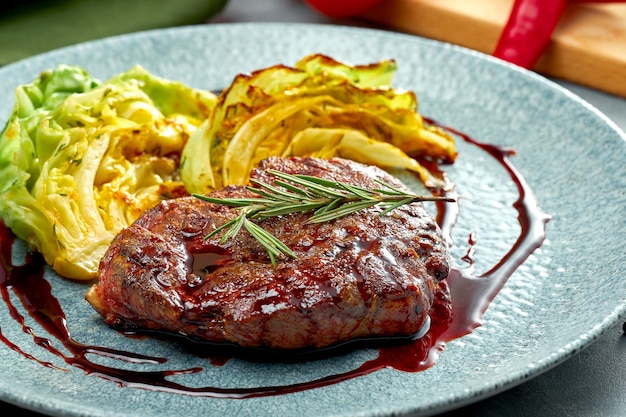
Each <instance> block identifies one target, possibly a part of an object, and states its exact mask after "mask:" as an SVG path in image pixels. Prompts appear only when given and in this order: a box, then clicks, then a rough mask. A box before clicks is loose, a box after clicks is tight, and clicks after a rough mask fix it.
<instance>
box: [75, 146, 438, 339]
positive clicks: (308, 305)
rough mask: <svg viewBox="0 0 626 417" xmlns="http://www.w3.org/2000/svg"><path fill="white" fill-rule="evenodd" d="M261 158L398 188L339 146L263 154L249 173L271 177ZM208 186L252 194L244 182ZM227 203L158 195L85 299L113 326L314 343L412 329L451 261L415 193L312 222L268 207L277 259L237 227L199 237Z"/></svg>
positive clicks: (223, 216) (274, 165)
mask: <svg viewBox="0 0 626 417" xmlns="http://www.w3.org/2000/svg"><path fill="white" fill-rule="evenodd" d="M268 169H275V170H279V171H283V172H287V173H290V174H307V175H313V176H318V177H323V178H326V179H330V180H336V181H343V182H347V183H350V184H353V185H357V186H361V187H364V188H370V189H373V188H379V184H377V183H376V180H381V181H384V182H387V183H389V184H391V185H394V186H396V187H399V188H402V189H406V186H405V185H404V184H402V183H401V182H400V181H399V180H397V179H396V178H394V177H392V176H391V175H389V174H388V173H386V172H385V171H383V170H382V169H379V168H376V167H372V166H365V165H362V164H358V163H356V162H352V161H348V160H344V159H339V158H335V159H331V160H324V159H316V158H295V157H293V158H278V157H270V158H268V159H266V160H265V161H263V162H262V163H261V164H260V165H259V166H258V167H257V168H256V169H254V170H253V172H252V174H251V176H252V177H254V178H257V179H260V180H262V181H265V182H269V183H272V182H273V177H272V175H271V173H269V172H268ZM212 195H216V196H221V197H242V196H256V194H253V193H251V192H250V191H249V190H247V189H246V188H245V187H243V186H229V187H226V188H224V189H222V190H218V191H215V192H213V193H212ZM236 214H237V212H236V210H235V209H232V208H229V207H227V206H224V205H218V204H213V203H209V202H205V201H203V200H200V199H198V198H195V197H183V198H177V199H173V200H167V201H163V202H162V203H161V204H160V205H159V206H157V207H155V208H153V209H151V210H149V211H147V212H146V213H144V215H143V216H141V217H140V218H139V219H138V220H137V221H136V222H135V223H134V224H132V225H131V226H130V227H128V228H126V229H125V230H123V231H122V232H121V233H120V234H119V235H118V236H117V237H116V238H115V239H114V241H113V242H112V244H111V246H110V248H109V250H108V251H107V252H106V254H105V255H104V257H103V259H102V261H101V264H100V274H99V282H98V283H97V284H94V285H93V286H92V287H91V288H90V289H89V290H88V291H87V293H86V299H87V300H88V301H89V303H90V304H91V305H92V306H93V307H94V308H95V310H96V311H97V312H98V313H100V314H101V315H102V316H103V317H104V319H105V321H106V322H107V323H108V324H110V325H112V326H115V327H119V328H124V329H139V330H140V329H145V330H157V331H164V332H169V333H175V334H178V335H184V336H188V337H191V338H196V339H200V340H205V341H210V342H227V343H234V344H237V345H240V346H243V347H263V348H270V349H289V350H291V349H299V348H322V347H328V346H332V345H335V344H338V343H341V342H345V341H349V340H352V339H356V338H363V337H379V336H386V337H391V336H410V335H412V334H415V333H416V332H418V331H419V330H420V328H421V326H422V325H423V324H424V323H425V320H427V317H428V313H429V310H430V308H431V305H432V303H433V298H434V292H435V289H436V286H437V283H438V282H439V281H440V280H442V279H444V278H445V277H446V276H447V275H448V272H449V254H448V248H447V246H446V243H445V241H444V239H443V238H442V235H441V231H440V229H439V227H438V226H437V224H436V222H435V220H434V219H433V217H432V215H431V214H430V213H429V212H428V211H427V210H426V209H425V207H424V206H423V205H422V204H421V203H413V204H409V205H405V206H402V207H400V208H398V209H396V210H394V211H392V212H390V213H388V214H386V215H384V216H380V209H378V208H376V207H374V208H371V209H367V210H363V211H361V212H358V213H355V214H351V215H349V216H346V217H343V218H340V219H337V220H333V221H330V222H326V223H320V224H307V223H305V220H306V218H307V217H308V216H307V215H306V214H293V215H286V216H282V217H274V218H270V219H267V220H265V221H263V222H262V223H261V225H262V226H263V228H265V229H266V230H268V231H269V232H270V233H272V234H274V235H275V236H276V237H278V238H279V239H280V240H281V241H283V242H284V243H285V244H287V246H289V247H290V248H291V250H292V251H293V252H294V253H295V254H296V256H297V259H291V258H281V259H280V260H279V261H278V262H277V263H276V264H272V263H271V262H270V260H269V257H268V255H267V253H266V251H265V249H264V248H263V247H262V246H261V245H260V244H259V243H258V242H257V241H256V240H255V239H254V238H253V237H252V236H250V235H249V233H248V232H247V231H245V230H243V229H242V230H241V231H240V232H239V234H238V235H236V236H235V237H234V238H232V239H229V240H227V241H226V242H224V243H221V242H220V235H217V236H214V237H212V238H210V239H208V240H206V239H205V236H206V235H207V234H208V233H210V232H211V231H212V230H214V229H215V228H217V227H219V226H220V225H222V224H223V223H224V222H226V221H228V220H229V219H231V218H233V217H234V216H236Z"/></svg>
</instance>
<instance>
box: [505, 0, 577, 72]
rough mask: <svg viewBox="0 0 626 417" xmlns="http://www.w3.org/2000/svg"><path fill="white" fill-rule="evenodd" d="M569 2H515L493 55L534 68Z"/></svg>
mask: <svg viewBox="0 0 626 417" xmlns="http://www.w3.org/2000/svg"><path fill="white" fill-rule="evenodd" d="M566 3H567V0H515V2H514V3H513V9H512V10H511V14H510V15H509V20H508V21H507V23H506V25H505V26H504V29H503V31H502V34H501V35H500V39H499V40H498V44H497V45H496V49H495V51H494V52H493V56H495V57H498V58H501V59H504V60H505V61H509V62H512V63H514V64H517V65H519V66H521V67H524V68H528V69H531V68H532V67H533V66H534V65H535V63H536V62H537V60H538V59H539V57H540V56H541V54H542V53H543V51H544V50H545V48H546V46H548V43H549V42H550V37H551V36H552V31H553V30H554V28H555V27H556V24H557V23H558V22H559V19H560V18H561V15H562V14H563V10H564V9H565V5H566Z"/></svg>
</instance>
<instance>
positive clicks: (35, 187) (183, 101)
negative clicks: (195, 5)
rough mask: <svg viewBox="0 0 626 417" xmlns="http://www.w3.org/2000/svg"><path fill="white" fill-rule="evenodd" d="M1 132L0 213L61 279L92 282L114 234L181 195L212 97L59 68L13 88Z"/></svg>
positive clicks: (141, 75) (142, 74)
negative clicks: (188, 153) (186, 155)
mask: <svg viewBox="0 0 626 417" xmlns="http://www.w3.org/2000/svg"><path fill="white" fill-rule="evenodd" d="M15 98H16V103H15V106H14V109H13V112H12V114H11V116H10V118H9V120H8V122H7V124H6V126H5V128H4V130H3V131H2V134H1V136H0V217H1V218H2V220H3V221H4V223H5V224H6V225H7V226H8V227H9V228H10V229H11V230H12V231H13V232H14V233H15V234H16V236H18V237H20V238H21V239H23V240H25V241H26V242H27V243H28V244H30V245H31V247H32V248H34V249H36V250H37V251H39V252H41V253H42V254H43V256H44V258H45V260H46V262H47V263H48V264H49V265H50V266H51V267H52V268H53V269H54V270H55V271H56V272H57V273H58V274H59V275H61V276H64V277H66V278H70V279H76V280H88V279H93V278H95V277H96V275H97V271H98V264H99V262H100V258H101V257H102V255H103V253H104V252H105V250H106V249H107V247H108V246H109V244H110V242H111V240H112V239H113V237H114V236H115V235H116V234H117V233H118V232H119V231H120V230H121V229H122V228H123V227H126V226H128V225H129V224H130V223H131V222H132V221H134V220H135V219H136V218H137V217H138V216H139V215H140V214H141V213H143V212H144V211H145V210H146V209H148V208H150V207H152V206H154V205H156V204H157V203H158V202H159V201H160V200H161V199H165V198H170V197H175V196H178V195H181V194H186V191H185V190H184V186H183V184H182V182H181V179H180V175H179V170H178V166H179V161H180V157H181V152H182V149H183V147H184V146H185V144H186V143H187V141H188V139H189V136H190V135H191V134H192V133H193V132H194V131H195V130H196V129H197V127H198V126H199V125H200V124H201V122H202V121H203V120H204V119H206V118H207V117H208V115H209V114H210V112H211V111H212V109H213V108H214V107H215V105H216V104H217V97H216V96H215V95H214V94H212V93H210V92H208V91H202V90H196V89H193V88H190V87H188V86H186V85H183V84H181V83H179V82H176V81H170V80H165V79H161V78H159V77H156V76H154V75H152V74H150V73H149V72H147V71H146V70H145V69H144V68H142V67H140V66H137V67H134V68H131V69H130V70H129V71H127V72H124V73H121V74H118V75H116V76H115V77H113V78H111V79H110V80H108V81H106V82H101V81H99V80H97V79H95V78H93V77H92V76H90V75H89V74H88V73H87V72H86V71H85V70H84V69H82V68H79V67H76V66H69V65H61V66H58V67H57V68H55V69H53V70H48V71H45V72H43V73H42V74H40V76H39V77H38V78H36V79H35V80H34V81H33V82H32V83H31V84H27V85H21V86H18V87H17V88H16V90H15Z"/></svg>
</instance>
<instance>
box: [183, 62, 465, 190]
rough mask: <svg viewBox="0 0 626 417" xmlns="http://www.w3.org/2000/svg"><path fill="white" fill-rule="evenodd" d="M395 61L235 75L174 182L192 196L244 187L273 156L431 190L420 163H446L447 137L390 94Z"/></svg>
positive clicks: (412, 104) (450, 156)
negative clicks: (356, 169) (332, 162)
mask: <svg viewBox="0 0 626 417" xmlns="http://www.w3.org/2000/svg"><path fill="white" fill-rule="evenodd" d="M395 71H396V63H395V61H393V60H383V61H380V62H377V63H374V64H370V65H360V66H352V65H348V64H345V63H342V62H339V61H336V60H334V59H332V58H330V57H327V56H325V55H321V54H314V55H310V56H307V57H305V58H303V59H302V60H300V61H299V62H297V63H296V65H295V66H294V67H288V66H284V65H276V66H273V67H269V68H265V69H261V70H258V71H256V72H253V73H251V74H240V75H238V76H236V77H235V79H234V81H233V82H232V84H231V85H230V86H229V87H228V88H227V89H225V90H224V91H223V92H222V93H221V94H220V96H219V99H218V103H217V105H216V107H215V109H214V111H213V113H212V115H211V117H210V118H208V119H207V120H206V121H205V122H204V123H203V124H202V125H201V126H200V128H199V129H198V130H196V132H195V133H194V134H193V135H192V136H191V138H190V139H189V142H188V143H187V145H186V146H185V148H184V150H183V154H182V160H181V177H182V179H183V181H184V183H185V186H186V188H187V190H188V191H189V192H191V193H207V192H210V191H211V190H213V189H217V188H221V187H223V186H226V185H231V184H245V183H246V182H247V180H248V175H249V173H250V170H251V169H252V168H254V167H255V166H256V165H257V164H258V162H259V161H261V160H262V159H264V158H266V157H268V156H270V155H279V156H280V155H282V156H290V155H296V156H306V155H311V156H318V157H326V158H330V157H333V156H343V157H345V158H349V159H353V160H356V161H358V162H363V163H368V164H374V165H379V166H381V167H384V168H406V169H410V170H412V171H415V172H416V173H417V174H418V175H419V177H420V178H421V179H422V181H423V182H424V183H425V184H427V185H434V184H433V182H434V181H436V180H435V179H434V178H433V176H432V175H430V173H429V171H428V170H427V169H425V168H424V167H423V166H422V165H421V164H420V163H419V162H418V161H417V159H419V158H425V159H432V160H436V161H444V162H453V161H454V160H455V158H456V147H455V142H454V139H453V137H451V136H450V135H448V134H447V133H446V132H444V131H443V130H441V129H439V128H437V127H436V126H432V125H429V124H427V123H426V122H425V121H424V119H423V118H422V116H421V115H420V114H419V113H418V112H417V104H418V103H417V98H416V95H415V93H414V92H411V91H403V90H399V89H394V88H392V87H391V82H392V78H393V76H394V74H395Z"/></svg>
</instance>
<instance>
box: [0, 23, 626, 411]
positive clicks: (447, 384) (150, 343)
mask: <svg viewBox="0 0 626 417" xmlns="http://www.w3.org/2000/svg"><path fill="white" fill-rule="evenodd" d="M316 52H322V53H325V54H327V55H330V56H333V57H335V58H337V59H340V60H344V61H347V62H351V63H354V64H365V63H370V62H374V61H377V60H380V59H383V58H394V59H396V60H397V63H398V67H399V70H398V73H397V76H396V79H395V82H394V84H395V85H396V86H397V87H402V88H407V89H412V90H414V91H415V92H416V93H417V95H418V97H419V100H420V112H421V113H422V114H424V115H426V116H428V117H430V118H433V119H435V120H437V121H439V122H441V123H444V124H446V125H448V126H452V127H455V128H456V129H458V130H461V131H463V132H465V133H467V134H469V135H471V136H472V137H474V138H476V139H478V140H481V141H483V142H488V143H493V144H498V145H506V146H512V147H513V148H515V150H516V155H515V156H514V157H512V162H513V163H514V165H515V166H516V167H517V169H518V170H519V171H520V173H521V174H522V175H523V176H524V178H525V179H526V180H527V182H528V184H529V185H530V187H531V188H532V190H533V192H534V194H535V195H536V197H537V199H538V201H539V204H540V205H541V208H542V210H543V211H544V212H546V213H547V214H549V215H550V216H552V220H551V221H550V222H549V223H548V224H547V227H546V233H547V238H546V240H545V242H544V244H543V245H542V246H541V247H540V248H539V249H538V250H536V251H535V252H534V253H533V255H531V256H530V257H529V258H528V260H527V261H526V262H525V263H524V264H523V265H521V266H520V267H519V268H518V269H517V270H516V272H515V273H514V274H513V275H512V276H511V278H510V279H509V280H508V282H507V283H506V285H505V286H504V288H503V289H502V290H501V292H500V293H499V295H498V296H497V297H496V298H495V300H494V301H493V302H492V304H491V305H490V307H489V308H488V310H487V311H486V313H485V315H484V320H483V323H482V326H480V327H479V328H477V329H476V330H475V331H474V332H473V333H471V334H470V335H468V336H465V337H462V338H460V339H456V340H453V341H451V342H450V343H448V344H447V346H446V347H445V349H444V350H443V352H442V353H441V355H440V358H439V361H438V363H436V365H435V366H433V367H431V368H429V369H426V370H424V371H422V372H414V373H411V372H401V371H397V370H394V369H383V370H379V371H377V372H373V373H370V374H367V375H363V376H361V377H357V378H352V379H349V380H346V381H343V382H340V383H337V384H333V385H330V386H326V387H322V388H317V389H310V390H304V391H298V392H295V393H292V394H286V395H277V396H267V397H260V398H249V399H223V398H201V397H195V396H191V395H183V394H174V393H168V392H155V391H151V390H146V389H141V388H131V387H120V386H118V385H117V384H116V383H114V382H111V381H108V380H105V379H102V378H98V377H97V375H93V374H87V373H86V372H84V371H83V370H81V369H79V368H76V367H73V366H71V365H69V364H67V363H65V361H63V360H62V359H60V357H59V356H56V355H52V354H50V352H49V350H48V349H45V348H42V347H39V346H37V345H36V344H35V343H34V342H33V339H32V337H31V336H29V335H27V334H25V333H24V332H23V331H22V328H21V326H19V325H18V324H17V323H16V322H15V320H13V319H12V317H11V314H10V313H9V311H8V310H7V309H6V308H4V305H3V308H2V309H1V310H0V327H1V329H2V334H3V336H4V337H5V338H7V339H8V340H10V341H11V342H13V343H14V344H16V345H17V346H19V347H21V348H22V349H23V350H24V352H25V353H27V354H30V355H33V356H34V357H36V358H37V359H39V360H40V361H43V362H49V363H51V364H53V365H55V366H56V367H59V368H63V369H64V370H65V371H61V370H58V369H55V368H51V367H46V366H42V365H41V363H40V362H37V361H35V360H32V359H29V358H27V357H26V356H25V355H24V354H21V353H18V352H17V351H16V350H14V349H9V348H8V347H7V345H6V344H5V345H2V346H1V347H0V398H2V399H3V400H5V401H8V402H11V403H15V404H18V405H20V406H22V407H25V408H29V409H33V410H36V411H39V412H41V413H44V414H50V415H63V416H94V417H95V416H98V417H104V416H115V417H123V416H138V417H149V416H170V415H237V416H254V417H259V416H264V415H267V416H273V417H278V416H300V417H305V416H330V415H332V416H391V415H393V416H401V415H409V414H410V415H425V414H433V413H436V412H442V411H445V410H449V409H453V408H455V407H459V406H461V405H464V404H467V403H470V402H474V401H477V400H478V399H481V398H484V397H487V396H490V395H493V394H495V393H497V392H500V391H502V390H505V389H507V388H510V387H512V386H514V385H516V384H520V383H522V382H523V381H525V380H527V379H529V378H532V377H533V376H536V375H538V374H540V373H542V372H544V371H546V370H547V369H549V368H551V367H554V366H555V365H557V364H559V363H561V362H562V361H564V360H565V359H567V358H569V357H571V356H572V355H574V354H575V353H577V352H579V351H580V350H581V349H584V348H585V347H586V346H588V345H589V344H590V343H591V342H592V341H593V340H595V339H596V338H597V337H598V336H600V335H601V334H602V332H603V331H605V330H606V329H608V328H609V327H611V325H613V324H614V323H615V322H616V320H617V319H618V318H619V316H620V315H621V314H623V313H624V312H625V311H626V300H625V298H624V294H626V280H624V276H626V267H625V265H626V264H625V263H624V256H623V255H624V249H623V245H624V238H623V232H618V231H624V230H626V225H625V224H624V219H626V209H625V207H626V194H624V193H623V192H622V191H623V190H624V189H626V171H625V168H624V161H626V142H625V140H624V134H623V133H620V132H619V131H618V129H617V128H616V127H615V126H614V125H612V124H611V123H610V122H608V120H607V118H606V117H604V116H603V115H602V114H600V113H599V112H598V111H596V110H595V109H594V108H592V107H591V106H589V105H588V104H587V103H585V102H583V101H582V100H581V99H579V98H578V97H576V96H574V95H572V94H570V93H568V92H567V91H565V90H564V89H562V88H560V87H559V86H557V85H555V84H553V83H551V82H549V81H547V80H545V79H543V78H541V77H539V76H537V75H535V74H533V73H530V72H527V71H523V70H520V69H517V68H514V67H513V66H510V65H507V64H504V63H502V62H499V61H496V60H494V59H491V58H489V57H487V56H484V55H481V54H478V53H474V52H470V51H467V50H464V49H461V48H458V47H454V46H450V45H445V44H441V43H438V42H434V41H429V40H424V39H420V38H417V37H414V36H408V35H402V34H395V33H387V32H383V31H376V30H370V29H357V28H343V27H336V26H332V27H331V26H319V25H294V24H235V25H231V24H224V25H207V26H195V27H183V28H176V29H169V30H157V31H149V32H143V33H138V34H133V35H128V36H121V37H115V38H109V39H105V40H101V41H95V42H91V43H85V44H79V45H76V46H72V47H68V48H65V49H61V50H56V51H53V52H50V53H46V54H43V55H39V56H36V57H34V58H31V59H27V60H24V61H20V62H17V63H15V64H12V65H9V66H6V67H4V68H1V69H0V97H2V100H1V102H0V118H1V123H2V124H4V122H5V121H6V118H7V117H8V115H9V114H10V112H11V109H12V106H13V100H14V99H13V88H14V87H15V86H16V85H18V84H23V83H28V82H31V81H32V80H33V79H34V78H35V77H36V76H37V75H38V74H39V72H40V71H42V70H45V69H48V68H52V67H54V66H56V65H57V64H61V63H65V64H74V65H81V66H83V67H84V68H86V69H87V70H88V71H89V72H90V73H92V74H93V75H94V76H96V77H97V78H100V79H106V78H108V77H109V76H112V75H114V74H116V73H118V72H122V71H125V70H127V69H129V68H130V67H132V66H133V65H135V64H141V65H142V66H144V67H145V68H146V69H148V70H149V71H151V72H152V73H154V74H156V75H159V76H162V77H165V78H170V79H176V80H180V81H183V82H185V83H188V84H191V85H193V86H196V87H199V88H206V89H219V88H221V87H224V86H225V85H227V84H229V83H230V82H231V81H232V79H233V77H234V76H235V75H236V74H237V73H241V72H246V71H251V70H255V69H259V68H262V67H266V66H270V65H273V64H278V63H284V64H294V63H295V62H296V61H297V60H299V59H300V58H302V57H303V56H304V55H307V54H310V53H316ZM458 148H459V154H460V156H459V159H458V161H457V162H456V163H455V164H454V165H453V166H451V167H449V168H446V169H447V170H448V172H449V175H450V177H451V179H452V180H453V181H454V182H455V183H457V186H458V189H459V191H460V192H461V193H462V194H463V195H464V200H463V202H462V206H461V208H462V210H461V217H460V218H459V222H458V224H457V226H456V227H455V229H454V234H453V237H454V238H455V242H456V244H455V246H454V247H453V256H454V259H455V260H459V259H460V258H461V257H462V255H463V254H464V253H465V251H466V250H467V247H466V244H465V242H466V241H467V236H468V234H469V233H473V232H474V233H476V236H477V242H478V243H477V245H476V268H477V270H480V269H481V268H483V269H484V268H486V267H489V266H490V265H493V264H494V262H497V260H498V259H500V257H501V256H502V255H503V254H504V252H506V250H507V249H508V248H510V247H511V246H512V244H513V242H514V239H515V237H516V236H517V234H518V230H516V228H517V227H518V226H517V225H518V223H517V220H516V215H517V213H516V212H515V210H514V209H513V208H512V207H511V203H512V201H511V196H512V195H513V196H514V194H515V193H514V190H513V191H512V190H511V187H510V181H508V180H507V178H508V177H507V174H506V172H505V171H504V170H503V169H502V167H501V166H500V165H499V164H497V163H494V162H493V160H491V159H490V158H487V157H486V156H485V153H484V152H482V151H480V149H478V148H475V147H471V146H468V145H467V144H465V143H463V142H462V141H460V142H459V144H458ZM507 184H508V185H507ZM616 191H617V192H616ZM513 200H514V199H513ZM485 201H488V202H489V204H484V202H485ZM464 213H467V214H464ZM455 262H456V263H457V265H462V262H461V261H460V260H459V261H455ZM48 279H49V281H50V283H51V285H52V288H53V292H54V295H55V296H56V297H57V299H58V300H59V302H60V303H61V305H62V306H63V309H64V311H65V313H66V315H67V322H68V326H69V329H70V332H71V334H72V336H73V337H74V339H76V340H77V341H79V342H82V343H90V344H96V345H100V346H109V347H112V348H116V349H121V350H127V351H133V352H141V353H144V354H147V355H153V356H163V357H167V358H168V363H167V364H166V368H168V369H186V368H192V367H196V366H199V367H202V368H203V371H202V372H201V373H199V374H194V375H189V376H185V375H182V376H177V377H173V378H174V379H175V378H178V379H175V380H176V381H177V382H180V383H183V384H188V385H194V386H219V387H227V388H232V387H257V386H271V385H277V386H284V385H291V384H297V383H300V382H305V383H306V382H307V381H311V380H314V379H318V378H323V377H325V376H328V375H334V374H338V373H342V372H346V371H349V370H351V369H354V368H357V367H358V366H359V365H360V364H362V363H363V362H364V361H366V360H369V359H373V358H375V357H376V352H377V351H376V350H374V349H359V350H356V351H354V352H349V353H346V354H345V355H340V356H337V357H333V358H327V359H320V360H315V361H308V362H303V363H295V364H284V363H283V364H281V363H253V362H247V361H243V360H234V359H233V360H229V361H228V362H226V364H224V365H223V366H214V365H211V363H210V362H209V360H208V359H203V358H201V357H199V356H196V355H191V354H189V353H187V352H186V351H185V350H184V349H181V348H180V347H179V346H178V345H177V344H175V343H170V342H166V341H162V340H157V339H153V338H144V339H131V338H128V337H126V336H124V335H121V334H119V333H117V332H116V331H114V330H111V329H110V328H108V327H107V326H105V325H104V324H103V323H102V321H101V318H100V317H99V316H98V315H97V314H96V313H95V312H94V311H93V310H92V308H91V307H90V306H89V305H88V304H87V303H86V301H84V299H83V294H84V292H85V290H86V286H85V285H84V284H80V283H72V282H68V281H67V280H64V279H61V278H59V277H56V276H54V274H48ZM13 303H14V304H15V305H19V304H20V303H19V301H18V300H15V299H14V300H13ZM22 314H24V315H25V316H26V324H27V325H28V326H31V327H32V328H33V329H34V331H35V332H36V333H37V334H40V335H44V336H47V337H49V338H50V340H51V342H52V343H53V344H55V347H57V348H59V349H60V350H62V351H63V349H64V348H63V347H62V346H60V343H58V341H57V340H56V339H54V338H53V337H51V336H49V335H47V334H46V333H45V331H44V330H43V329H41V328H40V327H38V325H37V323H35V322H34V321H33V320H31V319H30V317H28V315H27V314H26V313H25V312H24V311H22Z"/></svg>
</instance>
